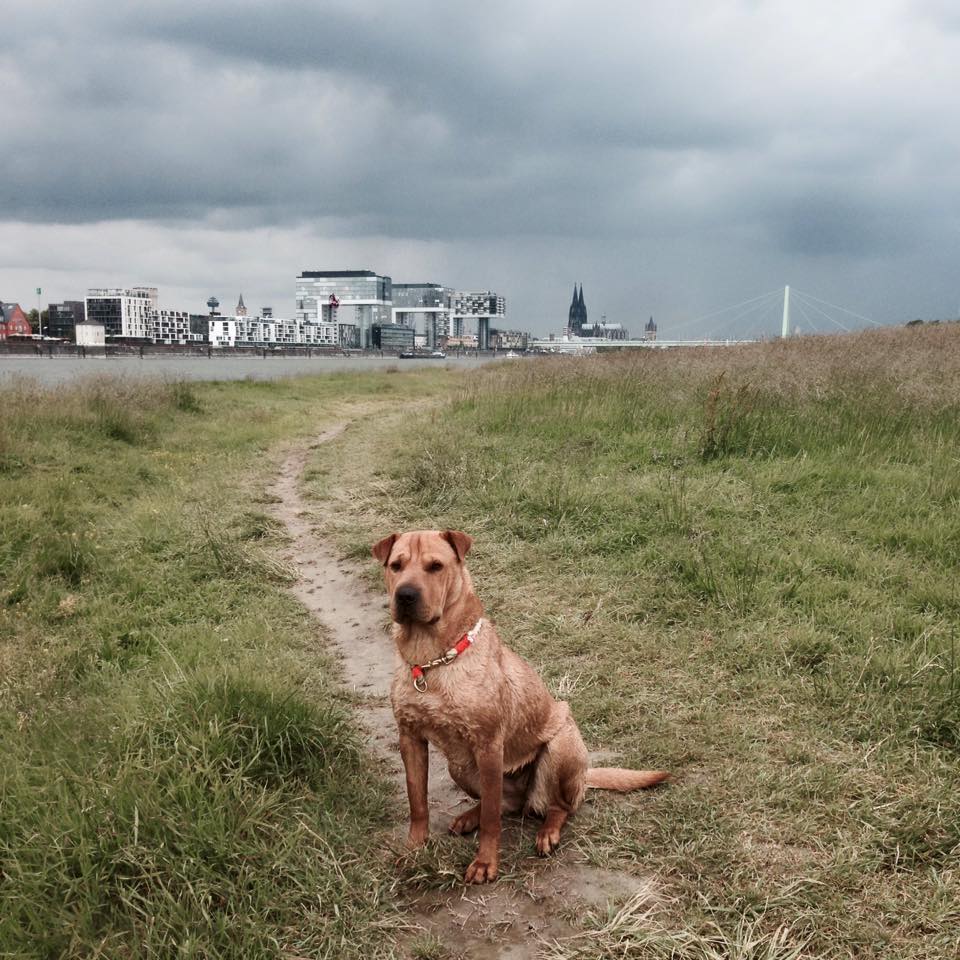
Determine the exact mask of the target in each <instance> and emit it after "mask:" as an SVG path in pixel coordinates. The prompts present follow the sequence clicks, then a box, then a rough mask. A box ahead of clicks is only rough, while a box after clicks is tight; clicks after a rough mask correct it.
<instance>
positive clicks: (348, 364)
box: [0, 355, 493, 387]
mask: <svg viewBox="0 0 960 960" xmlns="http://www.w3.org/2000/svg"><path fill="white" fill-rule="evenodd" d="M492 359H493V357H448V358H447V359H446V360H427V359H424V360H398V359H397V358H396V357H270V356H267V357H236V356H234V357H211V358H207V357H177V356H166V357H164V356H159V357H149V356H148V357H143V358H140V357H106V358H103V357H100V358H93V357H89V358H87V359H81V358H79V357H53V358H52V359H51V358H44V357H31V356H23V357H21V356H16V355H13V356H3V355H0V387H2V386H4V385H8V384H10V383H12V382H13V381H15V380H16V379H18V378H24V377H25V378H27V379H30V380H36V381H39V382H40V383H42V384H45V385H53V384H58V383H69V382H70V381H72V380H78V379H81V378H84V377H92V376H104V375H113V376H123V377H151V378H156V377H159V378H161V379H167V380H272V379H276V378H277V377H297V376H304V375H317V374H327V373H345V372H349V373H357V372H361V371H364V370H370V371H377V370H384V369H385V368H387V367H395V368H397V369H398V370H408V369H410V368H413V367H424V366H426V367H435V366H438V365H439V366H448V367H450V366H453V367H458V368H462V369H465V370H471V369H476V368H477V367H479V366H481V365H482V364H484V363H488V362H489V361H490V360H492Z"/></svg>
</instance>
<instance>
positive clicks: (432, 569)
mask: <svg viewBox="0 0 960 960" xmlns="http://www.w3.org/2000/svg"><path fill="white" fill-rule="evenodd" d="M442 569H443V564H442V563H441V562H440V561H439V560H434V561H433V563H431V564H430V566H429V567H427V573H437V572H438V571H440V570H442Z"/></svg>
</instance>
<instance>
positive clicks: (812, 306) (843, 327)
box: [797, 291, 850, 333]
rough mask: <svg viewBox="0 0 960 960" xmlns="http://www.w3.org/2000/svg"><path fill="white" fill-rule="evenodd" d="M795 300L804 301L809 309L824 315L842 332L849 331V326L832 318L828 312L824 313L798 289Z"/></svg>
mask: <svg viewBox="0 0 960 960" xmlns="http://www.w3.org/2000/svg"><path fill="white" fill-rule="evenodd" d="M797 302H798V303H806V304H807V306H808V307H810V309H811V310H816V311H817V313H819V314H820V315H821V316H823V317H826V318H827V319H828V320H829V321H830V322H831V323H834V324H836V325H837V326H838V327H839V328H840V329H841V330H843V332H844V333H850V328H849V327H848V326H847V325H846V324H843V323H841V322H840V321H839V320H834V319H833V317H831V316H830V314H829V313H824V312H823V310H821V309H820V308H819V307H818V306H817V305H816V304H815V303H812V302H809V299H808V296H807V294H805V293H800V292H799V291H798V292H797ZM828 306H830V304H828Z"/></svg>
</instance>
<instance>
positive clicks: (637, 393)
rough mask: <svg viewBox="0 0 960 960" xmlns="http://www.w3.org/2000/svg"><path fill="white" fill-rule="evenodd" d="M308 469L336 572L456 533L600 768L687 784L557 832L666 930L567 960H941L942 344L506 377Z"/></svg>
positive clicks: (950, 871) (946, 580)
mask: <svg viewBox="0 0 960 960" xmlns="http://www.w3.org/2000/svg"><path fill="white" fill-rule="evenodd" d="M372 451H375V455H373V454H372V453H371V452H372ZM324 458H325V460H328V459H329V454H327V453H324ZM327 469H328V470H329V471H330V472H331V473H332V474H334V475H336V476H337V477H338V480H339V484H338V488H339V489H340V490H341V491H342V490H343V489H346V490H349V491H351V493H350V494H349V496H346V495H344V494H342V493H340V494H338V493H337V492H336V491H333V490H328V489H326V487H325V485H324V482H323V477H320V478H318V479H317V480H316V481H315V482H314V492H315V494H316V495H317V496H318V497H327V498H329V499H331V500H332V501H333V502H334V504H335V505H336V506H337V509H336V510H335V511H333V512H332V514H333V516H335V517H339V518H340V520H339V521H338V522H335V523H332V524H331V532H332V533H333V534H334V535H336V536H337V537H338V538H339V539H340V542H341V543H342V545H343V547H344V549H345V550H347V551H350V552H353V553H354V554H356V555H357V556H362V555H363V554H364V552H365V550H366V549H367V544H368V543H370V542H371V540H372V539H373V538H374V537H379V536H382V535H384V534H386V533H388V532H390V530H391V529H393V528H398V529H399V528H415V527H419V526H427V527H440V528H443V527H453V528H462V529H465V530H467V531H469V532H470V533H472V534H473V535H474V536H475V537H476V540H477V542H476V546H475V551H474V553H473V555H472V558H471V569H472V570H473V572H474V577H475V580H476V582H477V583H478V585H479V589H480V591H481V596H482V597H484V598H485V600H486V603H487V607H488V611H489V612H490V613H491V614H492V615H493V617H494V618H495V619H496V620H497V622H498V624H499V625H500V630H501V633H502V635H503V636H504V638H505V639H506V640H507V641H508V642H509V643H511V644H512V645H514V646H515V648H517V649H518V650H519V651H520V652H521V653H523V654H524V655H525V656H526V657H528V658H529V659H530V660H532V661H533V662H534V663H535V664H536V665H537V666H538V668H539V669H540V670H541V672H542V673H543V675H544V676H545V677H547V679H548V682H549V683H550V684H551V686H552V688H553V689H554V690H555V691H556V692H558V693H559V694H561V695H563V696H565V697H566V698H567V699H569V700H570V701H571V703H572V706H573V709H574V713H575V715H576V716H577V717H578V719H579V722H580V724H581V728H582V729H583V732H584V735H585V737H586V739H587V741H588V744H589V745H590V746H592V747H598V748H604V749H606V750H613V751H616V752H618V753H619V754H620V755H621V756H622V758H623V761H624V762H625V763H626V764H627V765H635V766H644V767H650V766H654V767H666V768H667V769H670V770H672V771H673V772H674V774H675V776H676V781H675V783H674V784H673V785H672V786H671V787H669V788H668V789H665V790H662V791H659V792H657V793H656V794H655V795H653V796H644V797H640V798H629V799H627V800H624V799H623V798H610V797H608V796H603V795H599V796H596V797H595V800H594V802H593V804H592V810H591V813H590V815H589V827H584V829H583V831H579V830H578V829H577V826H576V825H575V826H574V828H573V831H572V832H573V834H574V835H576V837H577V840H576V842H577V843H578V844H579V846H580V848H581V850H582V851H584V852H586V853H587V854H588V855H589V857H590V858H591V859H592V860H594V861H595V862H598V863H601V864H605V865H611V864H612V865H616V866H618V867H620V868H623V869H626V870H629V871H633V872H636V873H637V874H640V875H649V874H653V875H655V876H656V877H657V878H659V881H660V883H661V885H662V889H663V894H664V897H665V900H666V902H665V904H664V906H663V907H662V909H661V910H659V911H657V913H656V914H655V915H654V916H652V917H646V916H644V915H642V913H638V912H637V911H633V912H631V911H630V910H627V911H625V912H624V913H623V914H622V915H620V916H619V917H617V918H615V921H616V922H612V921H611V918H610V917H608V916H606V915H604V916H600V917H594V918H593V919H592V920H591V921H590V922H589V923H588V928H591V929H592V930H593V932H594V934H593V936H592V937H590V938H587V939H585V940H584V941H583V942H582V944H580V945H579V946H578V943H576V942H575V943H573V944H568V945H566V946H565V947H563V948H562V949H559V950H558V954H557V955H558V956H574V955H575V956H583V957H593V956H597V955H598V953H597V951H598V949H600V946H601V945H602V946H603V948H604V949H605V950H606V951H607V952H605V953H604V955H605V956H625V957H626V956H638V957H639V956H643V957H646V956H651V957H668V956H670V957H672V956H680V957H697V958H699V957H704V958H705V957H714V956H716V957H769V958H786V957H793V956H810V957H858V958H862V957H876V958H880V957H883V958H890V957H898V958H899V957H924V958H930V960H933V958H942V957H947V956H956V955H958V954H960V933H958V930H960V874H958V861H957V857H958V854H960V792H958V789H957V786H958V779H957V778H958V773H960V764H958V750H960V660H958V653H960V651H958V635H957V634H958V621H960V562H958V561H960V509H958V508H960V327H956V326H955V327H948V328H940V329H928V330H921V331H915V330H910V331H889V332H882V333H878V334H864V335H861V336H856V337H850V338H843V339H810V340H802V341H796V342H792V343H786V344H782V343H774V344H765V345H757V346H755V347H749V348H744V349H739V350H737V351H691V352H689V353H686V352H685V353H682V354H678V353H663V354H661V353H655V354H646V353H645V354H640V355H637V354H630V355H624V356H613V357H599V358H594V359H589V360H585V361H584V360H554V361H547V362H543V363H537V364H532V363H531V364H528V363H517V362H515V365H513V366H510V365H501V366H500V367H499V368H497V369H491V370H489V371H487V372H486V373H484V374H482V375H479V376H478V377H476V378H472V379H471V380H470V381H468V382H466V383H464V384H462V386H461V388H460V390H459V392H458V395H457V396H456V398H455V399H454V400H453V401H452V402H451V403H447V404H443V405H440V406H437V407H436V408H435V412H434V413H433V416H432V418H431V419H429V420H427V421H425V420H424V418H423V417H420V416H418V417H408V418H404V417H403V416H402V415H399V416H398V417H397V419H396V421H395V422H393V423H391V424H390V425H389V426H384V425H383V424H376V423H371V424H368V425H367V427H366V430H365V432H356V433H354V434H353V435H352V436H348V437H345V438H344V440H343V442H342V443H341V445H340V459H339V460H338V461H336V462H334V463H332V464H330V463H328V466H327ZM357 491H359V493H357ZM585 819H587V818H581V821H580V822H583V821H584V820H585ZM639 909H640V908H639V907H638V910H639ZM598 931H600V932H598ZM581 948H582V949H581Z"/></svg>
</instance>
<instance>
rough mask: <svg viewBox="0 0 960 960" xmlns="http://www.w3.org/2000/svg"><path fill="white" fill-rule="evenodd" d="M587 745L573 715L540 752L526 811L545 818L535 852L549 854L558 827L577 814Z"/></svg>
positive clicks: (557, 836)
mask: <svg viewBox="0 0 960 960" xmlns="http://www.w3.org/2000/svg"><path fill="white" fill-rule="evenodd" d="M586 775H587V748H586V746H585V744H584V742H583V738H582V737H581V736H580V731H579V730H578V729H577V725H576V723H575V722H574V720H573V718H572V717H568V719H567V722H566V723H564V725H563V726H562V727H561V728H560V729H559V730H558V731H557V733H556V735H555V736H554V738H553V739H552V740H550V741H548V742H547V743H546V744H545V745H544V747H543V749H542V750H541V752H540V756H539V758H538V760H537V764H536V768H535V769H534V771H533V777H532V779H531V784H530V791H529V793H528V794H527V810H529V811H530V812H531V813H535V814H538V815H540V816H541V817H543V818H544V823H543V826H542V827H541V828H540V830H539V831H538V833H537V852H538V853H539V854H541V856H546V855H547V854H548V853H552V852H553V850H554V849H556V847H557V846H558V844H559V843H560V830H561V829H562V827H563V825H564V824H565V823H566V822H567V818H568V817H569V816H570V815H571V814H573V813H576V812H577V810H578V809H579V808H580V805H581V804H582V803H583V797H584V794H585V793H586V789H587V788H586Z"/></svg>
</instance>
